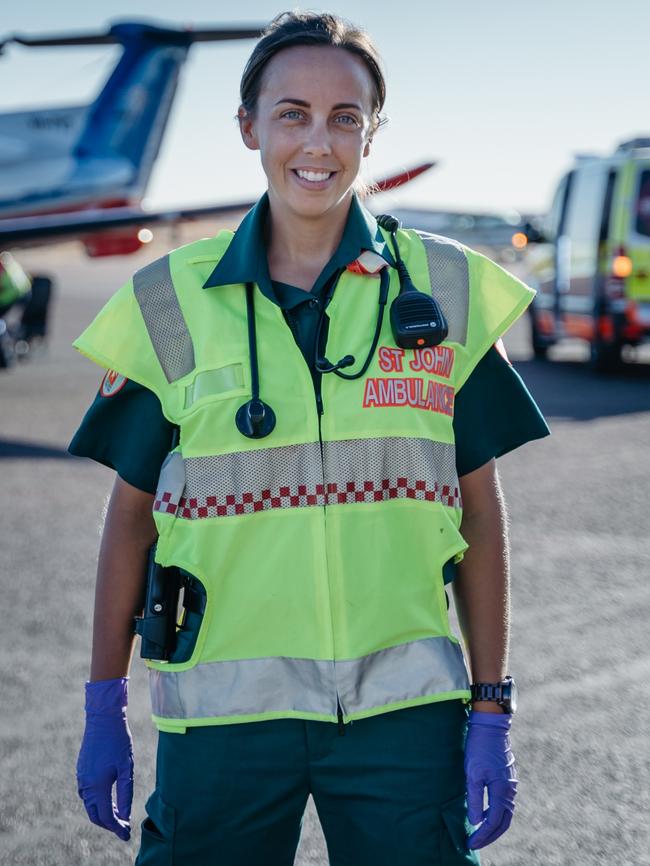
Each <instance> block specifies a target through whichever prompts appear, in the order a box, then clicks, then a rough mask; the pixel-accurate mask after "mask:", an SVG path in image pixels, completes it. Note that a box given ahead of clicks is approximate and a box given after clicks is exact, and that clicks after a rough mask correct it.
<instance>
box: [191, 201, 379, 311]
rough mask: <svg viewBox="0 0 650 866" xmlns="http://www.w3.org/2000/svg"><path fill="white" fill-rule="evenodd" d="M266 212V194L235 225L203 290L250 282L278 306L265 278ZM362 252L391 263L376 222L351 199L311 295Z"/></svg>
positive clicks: (266, 268) (357, 202)
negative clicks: (339, 233)
mask: <svg viewBox="0 0 650 866" xmlns="http://www.w3.org/2000/svg"><path fill="white" fill-rule="evenodd" d="M268 210H269V198H268V193H264V195H263V196H262V197H261V198H260V200H259V201H258V202H257V204H256V205H255V206H254V207H253V208H252V209H251V210H250V211H249V212H248V213H247V214H246V216H245V217H244V219H243V220H242V221H241V223H240V224H239V228H238V229H237V231H236V232H235V234H234V235H233V238H232V240H231V242H230V244H229V245H228V248H227V249H226V252H225V253H224V254H223V256H222V257H221V259H220V261H219V262H218V263H217V266H216V267H215V268H214V270H213V271H212V273H211V274H210V276H209V277H208V279H207V280H206V282H205V283H204V285H203V288H204V289H208V288H212V287H213V286H229V285H233V284H235V283H248V282H252V283H257V285H258V286H259V287H260V290H261V291H262V292H263V293H264V294H265V295H266V296H267V297H269V298H270V300H272V301H274V302H275V303H278V299H277V298H276V296H275V292H274V290H273V286H272V283H271V278H270V276H269V267H268V262H267V258H266V244H265V241H264V227H265V224H266V220H267V216H268ZM364 250H372V251H373V252H375V253H377V254H378V255H380V256H381V257H382V258H383V259H385V261H386V262H388V264H391V265H392V264H393V263H394V259H393V256H392V255H391V253H390V250H389V249H388V246H387V244H386V241H385V240H384V237H383V235H382V233H381V231H380V229H379V226H378V224H377V220H376V219H375V217H374V216H373V215H372V214H371V213H370V211H369V210H367V209H366V208H365V207H363V205H362V204H361V202H360V201H359V199H358V197H357V196H356V195H353V196H352V201H351V203H350V210H349V212H348V217H347V220H346V224H345V229H344V231H343V237H342V238H341V241H340V243H339V245H338V247H337V249H336V251H335V252H334V255H333V256H332V258H331V259H330V260H329V262H328V264H327V265H326V266H325V268H323V271H322V272H321V274H320V276H319V278H318V280H317V282H316V285H315V286H314V293H315V294H318V293H319V291H320V290H321V289H322V287H323V285H324V284H325V283H326V282H327V280H328V279H329V277H330V276H331V275H332V273H333V272H334V271H335V270H336V269H338V268H344V267H346V265H348V264H350V263H351V262H353V261H355V260H356V259H357V258H358V256H359V255H360V254H361V253H362V252H363V251H364Z"/></svg>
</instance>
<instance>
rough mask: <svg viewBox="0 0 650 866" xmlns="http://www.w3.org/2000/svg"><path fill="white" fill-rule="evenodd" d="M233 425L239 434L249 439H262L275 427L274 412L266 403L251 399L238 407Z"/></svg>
mask: <svg viewBox="0 0 650 866" xmlns="http://www.w3.org/2000/svg"><path fill="white" fill-rule="evenodd" d="M235 424H236V425H237V429H238V430H239V432H240V433H243V435H244V436H248V438H249V439H263V438H264V437H265V436H268V435H269V433H271V431H272V430H273V428H274V427H275V412H274V411H273V409H271V407H270V406H269V404H268V403H265V402H264V401H263V400H260V399H259V398H257V399H255V398H253V399H252V400H249V401H248V403H244V404H243V406H240V407H239V409H238V410H237V414H236V415H235Z"/></svg>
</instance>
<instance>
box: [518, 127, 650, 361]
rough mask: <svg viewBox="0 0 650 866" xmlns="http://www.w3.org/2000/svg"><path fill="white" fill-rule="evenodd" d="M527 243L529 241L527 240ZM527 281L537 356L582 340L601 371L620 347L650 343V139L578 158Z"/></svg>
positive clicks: (533, 254)
mask: <svg viewBox="0 0 650 866" xmlns="http://www.w3.org/2000/svg"><path fill="white" fill-rule="evenodd" d="M531 240H534V238H533V237H531ZM528 264H529V268H530V271H529V276H528V282H529V283H530V284H531V285H532V286H533V288H536V289H537V291H538V294H537V296H536V298H535V300H534V302H533V304H532V305H531V332H532V343H533V350H534V353H535V356H536V357H538V358H543V357H545V356H546V352H547V349H548V347H549V346H552V345H553V344H554V343H557V342H558V341H559V340H561V339H563V338H566V337H579V338H581V339H583V340H586V341H587V342H588V343H589V345H590V349H591V362H592V365H593V367H594V368H595V369H596V370H597V371H599V372H608V371H611V370H614V369H616V368H618V367H619V365H620V364H621V362H622V360H623V358H624V354H625V353H624V351H623V348H624V346H638V345H639V344H641V343H642V342H645V341H647V340H650V137H649V138H635V139H633V140H632V141H626V142H624V143H622V144H621V145H620V146H619V147H618V149H617V150H616V152H615V153H614V154H613V155H612V156H608V157H593V156H589V157H578V158H577V159H576V163H575V165H574V166H573V168H572V169H571V170H570V171H569V172H567V174H565V175H564V176H563V177H562V178H561V180H560V182H559V183H558V186H557V188H556V191H555V195H554V197H553V202H552V205H551V209H550V211H549V213H548V215H547V217H546V219H545V221H544V223H543V226H542V243H540V244H532V245H531V248H530V253H529V262H528Z"/></svg>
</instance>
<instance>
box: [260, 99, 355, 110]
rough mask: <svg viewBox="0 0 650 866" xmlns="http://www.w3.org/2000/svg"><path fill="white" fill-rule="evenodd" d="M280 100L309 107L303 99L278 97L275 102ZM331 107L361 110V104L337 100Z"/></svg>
mask: <svg viewBox="0 0 650 866" xmlns="http://www.w3.org/2000/svg"><path fill="white" fill-rule="evenodd" d="M281 102H291V103H292V104H293V105H300V106H302V107H303V108H311V103H310V102H306V101H305V100H304V99H294V98H293V97H290V96H287V97H284V98H283V99H278V101H277V102H276V103H275V104H276V105H280V103H281ZM332 108H356V110H357V111H362V108H361V106H360V105H357V103H356V102H337V103H336V105H333V106H332Z"/></svg>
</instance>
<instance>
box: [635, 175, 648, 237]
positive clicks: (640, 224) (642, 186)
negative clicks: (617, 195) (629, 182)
mask: <svg viewBox="0 0 650 866" xmlns="http://www.w3.org/2000/svg"><path fill="white" fill-rule="evenodd" d="M636 231H637V234H640V235H645V236H646V237H650V168H645V169H643V171H642V172H641V177H640V179H639V194H638V196H637V201H636Z"/></svg>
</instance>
